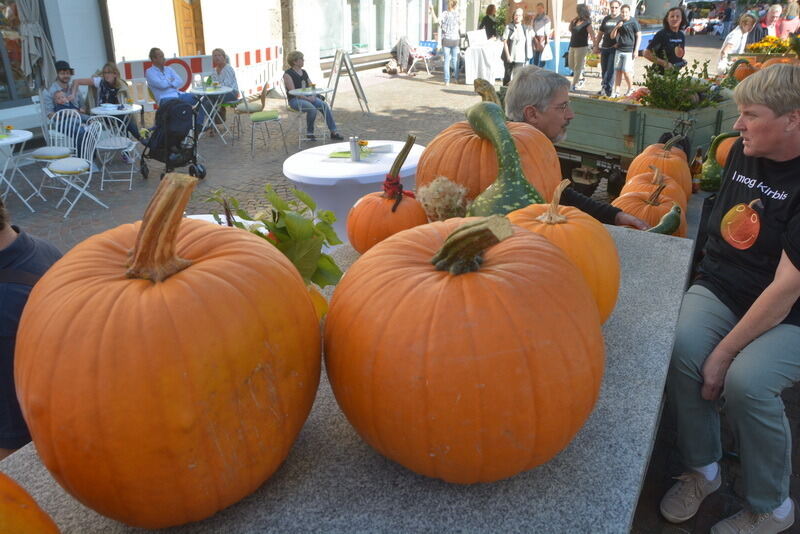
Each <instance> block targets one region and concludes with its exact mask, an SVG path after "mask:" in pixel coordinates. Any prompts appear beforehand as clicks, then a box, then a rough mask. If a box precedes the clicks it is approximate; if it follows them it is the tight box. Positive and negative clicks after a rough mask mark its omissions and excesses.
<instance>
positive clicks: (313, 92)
mask: <svg viewBox="0 0 800 534" xmlns="http://www.w3.org/2000/svg"><path fill="white" fill-rule="evenodd" d="M332 92H333V87H314V88H311V87H304V88H302V89H292V90H291V91H289V94H290V95H292V96H319V95H325V94H328V93H332Z"/></svg>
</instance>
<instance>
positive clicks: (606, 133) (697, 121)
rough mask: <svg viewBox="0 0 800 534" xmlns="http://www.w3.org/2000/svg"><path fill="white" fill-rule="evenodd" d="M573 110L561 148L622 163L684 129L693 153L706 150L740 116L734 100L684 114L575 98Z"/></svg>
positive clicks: (572, 100)
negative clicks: (662, 138)
mask: <svg viewBox="0 0 800 534" xmlns="http://www.w3.org/2000/svg"><path fill="white" fill-rule="evenodd" d="M570 107H571V108H572V110H573V111H574V112H575V117H574V118H573V119H572V122H571V123H570V125H569V128H568V130H567V139H566V140H565V141H562V142H561V143H558V147H563V148H569V149H572V150H576V151H580V152H584V153H588V154H593V155H596V156H601V157H605V158H614V157H617V158H619V159H620V160H629V159H633V158H634V157H636V155H638V154H639V153H640V152H641V151H642V150H643V149H644V147H646V146H647V145H650V144H653V143H657V142H658V139H659V137H661V135H662V134H663V133H664V132H672V131H673V130H676V129H678V130H680V129H681V128H683V131H684V133H685V134H686V135H687V137H688V138H689V141H690V143H691V146H692V150H695V149H697V148H698V147H702V148H703V150H706V149H708V146H709V145H710V144H711V138H712V136H714V135H716V134H718V133H720V132H722V131H728V130H730V129H731V128H732V126H733V123H734V122H735V121H736V118H737V117H738V111H737V108H736V104H735V103H734V102H733V101H732V100H726V101H724V102H721V103H720V104H718V105H717V106H714V107H709V108H702V109H696V110H692V111H685V112H682V111H669V110H664V109H657V108H651V107H646V106H636V105H631V104H625V103H622V102H614V101H610V100H599V99H595V98H587V97H582V96H575V95H571V96H570Z"/></svg>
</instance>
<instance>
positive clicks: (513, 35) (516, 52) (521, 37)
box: [503, 8, 533, 85]
mask: <svg viewBox="0 0 800 534" xmlns="http://www.w3.org/2000/svg"><path fill="white" fill-rule="evenodd" d="M522 17H523V11H522V8H517V9H515V10H514V16H513V18H512V20H511V23H510V24H508V25H506V29H505V30H504V31H503V60H504V62H505V65H506V76H505V78H504V80H503V85H506V84H508V81H509V80H511V79H512V78H513V76H514V71H516V70H517V69H518V68H520V67H521V66H523V65H525V64H526V63H527V62H528V60H529V59H530V58H531V57H532V55H533V51H532V49H531V37H532V35H533V32H532V31H531V29H530V28H529V27H527V26H525V25H524V24H523V23H522Z"/></svg>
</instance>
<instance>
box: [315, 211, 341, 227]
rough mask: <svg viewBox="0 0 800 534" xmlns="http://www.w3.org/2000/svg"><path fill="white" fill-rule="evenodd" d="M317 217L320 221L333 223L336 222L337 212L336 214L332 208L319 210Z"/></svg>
mask: <svg viewBox="0 0 800 534" xmlns="http://www.w3.org/2000/svg"><path fill="white" fill-rule="evenodd" d="M317 218H318V219H319V220H320V221H323V222H326V223H328V224H333V223H335V222H336V214H334V213H333V212H332V211H330V210H319V211H318V212H317Z"/></svg>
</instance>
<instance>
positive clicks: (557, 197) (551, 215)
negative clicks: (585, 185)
mask: <svg viewBox="0 0 800 534" xmlns="http://www.w3.org/2000/svg"><path fill="white" fill-rule="evenodd" d="M569 184H570V181H569V180H561V183H560V184H558V187H556V190H555V192H554V193H553V200H551V201H550V207H548V208H547V211H545V212H544V213H542V214H541V215H539V216H538V217H536V220H537V221H540V222H543V223H544V224H562V223H565V222H567V218H566V217H565V216H563V215H561V214H560V213H559V212H558V204H559V203H560V202H561V194H562V193H563V192H564V190H565V189H566V188H567V187H568V186H569Z"/></svg>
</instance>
